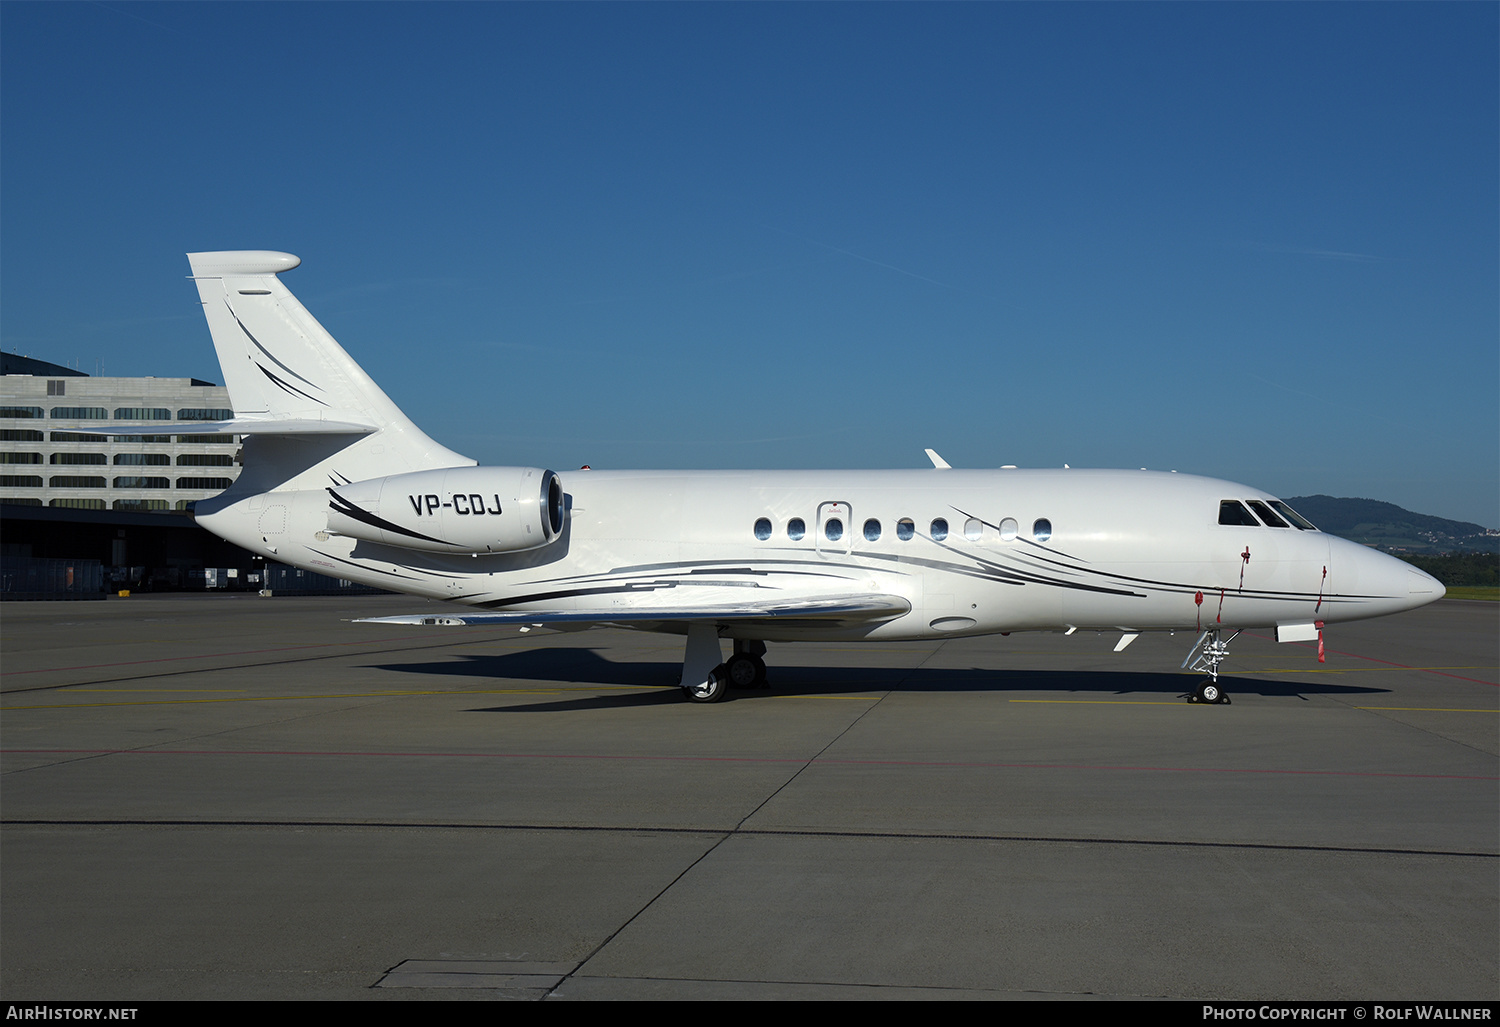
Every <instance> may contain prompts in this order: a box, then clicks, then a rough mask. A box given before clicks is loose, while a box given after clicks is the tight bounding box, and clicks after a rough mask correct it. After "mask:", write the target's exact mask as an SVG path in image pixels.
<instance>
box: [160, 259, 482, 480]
mask: <svg viewBox="0 0 1500 1027" xmlns="http://www.w3.org/2000/svg"><path fill="white" fill-rule="evenodd" d="M188 263H189V264H190V265H191V267H192V269H193V280H194V281H195V282H196V283H197V286H198V296H199V298H200V299H201V300H202V302H203V313H204V316H205V317H206V318H207V319H208V329H209V332H210V333H211V334H212V336H213V340H214V349H215V350H216V351H217V352H218V355H219V366H220V367H221V368H222V369H223V371H224V384H225V385H226V386H227V387H228V389H229V399H230V402H231V403H233V404H234V411H235V420H234V424H233V427H232V429H231V430H234V431H236V432H241V433H247V434H249V435H250V439H249V443H248V444H247V449H246V454H245V474H244V475H242V476H241V477H242V479H245V478H250V479H252V480H253V482H254V485H255V487H256V488H257V489H260V490H265V489H268V488H322V487H324V486H326V485H327V484H328V480H329V479H332V480H334V481H335V482H338V480H339V479H340V478H342V479H343V480H344V481H351V480H353V481H358V480H361V479H362V478H371V477H378V476H382V475H386V474H395V473H400V472H403V471H417V470H426V469H429V468H436V467H459V466H469V465H472V464H473V463H474V462H475V461H473V460H470V459H469V458H467V457H464V456H460V455H459V454H457V453H455V452H453V451H452V450H450V449H447V448H446V447H444V446H441V445H439V444H438V443H436V442H434V441H433V440H432V439H430V438H428V437H427V435H426V434H424V433H423V432H422V430H421V429H420V428H418V427H417V426H416V425H415V424H413V423H412V421H411V420H410V419H409V418H408V417H407V416H406V415H405V414H403V413H402V412H401V410H400V408H399V407H397V406H396V404H395V403H393V402H391V400H390V397H388V396H387V395H386V394H385V393H384V392H383V391H381V389H380V386H378V385H376V384H375V382H374V380H372V379H371V378H370V376H369V375H367V374H366V373H365V372H364V369H363V368H361V367H360V366H359V365H358V364H357V363H355V362H354V360H353V359H351V358H350V356H349V354H348V353H346V352H344V349H343V347H341V346H340V345H339V344H338V343H337V342H336V341H334V338H333V336H331V335H329V334H328V332H327V330H326V329H324V327H323V326H322V325H320V324H319V323H318V322H317V319H316V318H314V317H313V316H312V315H311V314H309V313H308V312H307V309H306V308H305V307H303V306H302V304H301V303H299V302H297V298H296V297H295V296H293V295H292V294H291V292H289V291H288V290H287V288H286V286H284V285H282V284H281V280H280V279H279V278H277V277H276V276H277V275H278V274H280V273H281V272H283V271H290V270H292V268H294V267H296V266H297V265H298V264H300V263H301V260H300V259H299V258H297V257H294V256H292V255H291V254H290V253H277V252H274V251H270V250H232V251H226V252H217V253H189V254H188ZM246 484H247V485H248V484H250V482H246Z"/></svg>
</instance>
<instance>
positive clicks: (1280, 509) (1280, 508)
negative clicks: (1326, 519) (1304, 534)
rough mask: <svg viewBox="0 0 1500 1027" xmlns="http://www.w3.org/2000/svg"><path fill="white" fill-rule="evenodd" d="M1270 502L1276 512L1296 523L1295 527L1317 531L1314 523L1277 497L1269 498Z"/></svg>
mask: <svg viewBox="0 0 1500 1027" xmlns="http://www.w3.org/2000/svg"><path fill="white" fill-rule="evenodd" d="M1270 503H1271V506H1272V508H1273V509H1275V511H1276V512H1277V513H1279V514H1281V516H1283V517H1285V518H1286V519H1287V520H1289V521H1291V522H1292V523H1293V524H1294V525H1296V526H1297V527H1299V528H1301V529H1302V530H1303V531H1317V530H1318V526H1317V525H1316V524H1314V523H1313V522H1312V521H1310V520H1308V519H1307V518H1306V517H1303V516H1302V515H1301V514H1299V513H1298V512H1297V511H1296V510H1293V509H1292V508H1291V507H1289V506H1287V505H1286V504H1285V503H1283V502H1282V501H1281V500H1279V499H1272V500H1270Z"/></svg>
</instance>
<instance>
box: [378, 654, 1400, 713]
mask: <svg viewBox="0 0 1500 1027" xmlns="http://www.w3.org/2000/svg"><path fill="white" fill-rule="evenodd" d="M368 669H370V670H383V671H391V672H395V673H404V674H430V675H436V676H444V675H447V676H459V677H465V678H474V679H482V680H484V681H486V682H488V683H492V684H494V685H496V686H497V687H506V684H505V683H506V682H509V683H511V687H524V686H525V685H526V684H528V683H535V682H557V683H564V682H566V683H577V684H585V685H588V684H592V685H609V686H621V685H625V686H636V687H640V688H650V689H653V691H649V692H631V693H621V694H615V695H603V696H589V697H587V698H583V697H580V698H577V699H567V700H563V701H559V702H549V703H537V702H529V701H528V702H520V703H517V704H515V705H507V706H494V707H488V708H485V709H483V710H475V711H473V712H486V713H544V712H548V711H556V710H582V709H601V708H611V707H629V706H650V705H656V704H665V703H680V702H682V696H681V694H680V693H679V692H678V691H677V689H676V688H675V687H674V686H676V685H677V683H678V678H679V676H680V674H681V672H682V665H681V664H679V663H662V662H653V663H617V662H615V661H613V660H608V659H605V658H604V657H603V656H601V655H599V653H598V652H596V651H594V650H592V649H536V650H529V651H526V652H518V653H502V654H484V655H467V654H465V655H461V656H459V657H458V658H457V659H450V660H444V661H442V662H431V663H403V664H375V665H370V666H369V667H368ZM770 677H771V687H769V688H765V689H734V690H731V691H730V693H729V696H728V698H727V699H726V700H725V701H727V702H743V701H746V700H755V699H760V698H769V697H775V696H780V695H788V694H799V693H803V694H817V695H846V694H847V695H854V694H859V693H872V692H884V691H889V690H892V689H895V690H898V691H902V692H1050V693H1054V694H1088V695H1092V696H1129V695H1136V696H1145V697H1150V698H1154V699H1158V700H1160V699H1174V698H1178V697H1180V696H1186V695H1187V694H1188V692H1189V691H1191V689H1192V688H1193V687H1194V686H1196V685H1197V683H1198V681H1199V680H1200V678H1199V676H1198V675H1196V674H1187V673H1180V674H1174V673H1164V674H1163V673H1156V674H1152V673H1143V672H1140V671H1111V670H1095V671H1074V670H1070V671H1058V670H1025V669H1005V668H964V669H959V668H954V669H939V668H916V669H912V668H907V667H798V666H785V665H777V664H773V665H772V666H771V670H770ZM1219 681H1220V682H1221V684H1222V685H1223V686H1224V690H1225V692H1227V693H1228V694H1229V696H1230V697H1231V698H1233V697H1234V696H1236V695H1261V696H1270V697H1295V698H1302V699H1305V698H1306V697H1307V696H1309V695H1341V696H1354V695H1370V694H1376V693H1386V692H1389V691H1390V690H1389V689H1386V688H1371V687H1366V686H1357V685H1335V684H1330V683H1327V682H1323V681H1318V682H1309V681H1298V680H1295V679H1292V680H1275V681H1264V680H1259V679H1256V678H1241V677H1235V676H1233V675H1229V674H1221V675H1220V676H1219Z"/></svg>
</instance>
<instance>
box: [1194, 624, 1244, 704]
mask: <svg viewBox="0 0 1500 1027" xmlns="http://www.w3.org/2000/svg"><path fill="white" fill-rule="evenodd" d="M1239 637H1240V633H1239V632H1238V631H1236V632H1235V633H1234V634H1232V635H1230V636H1229V637H1228V638H1223V639H1221V638H1220V637H1219V630H1218V629H1217V628H1214V629H1212V630H1209V631H1205V632H1204V633H1203V634H1201V635H1199V636H1198V641H1197V642H1195V643H1194V644H1193V648H1192V651H1191V652H1189V653H1188V654H1187V659H1185V660H1183V661H1182V665H1183V666H1184V667H1187V666H1188V665H1189V664H1192V669H1193V670H1196V671H1200V672H1201V673H1204V674H1207V675H1208V680H1206V681H1204V682H1202V683H1200V684H1199V685H1198V687H1197V688H1196V689H1195V690H1194V691H1193V694H1192V695H1190V696H1188V702H1200V703H1223V704H1224V705H1226V706H1227V705H1229V696H1228V695H1226V694H1225V692H1224V689H1222V688H1220V687H1219V664H1221V663H1223V662H1224V657H1226V656H1228V655H1229V643H1230V642H1233V641H1234V640H1235V639H1236V638H1239ZM1194 657H1197V659H1194Z"/></svg>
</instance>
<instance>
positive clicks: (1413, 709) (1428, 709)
mask: <svg viewBox="0 0 1500 1027" xmlns="http://www.w3.org/2000/svg"><path fill="white" fill-rule="evenodd" d="M1353 708H1354V709H1356V710H1388V711H1391V712H1402V713H1500V710H1465V709H1457V708H1450V707H1445V706H1355V707H1353Z"/></svg>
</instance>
